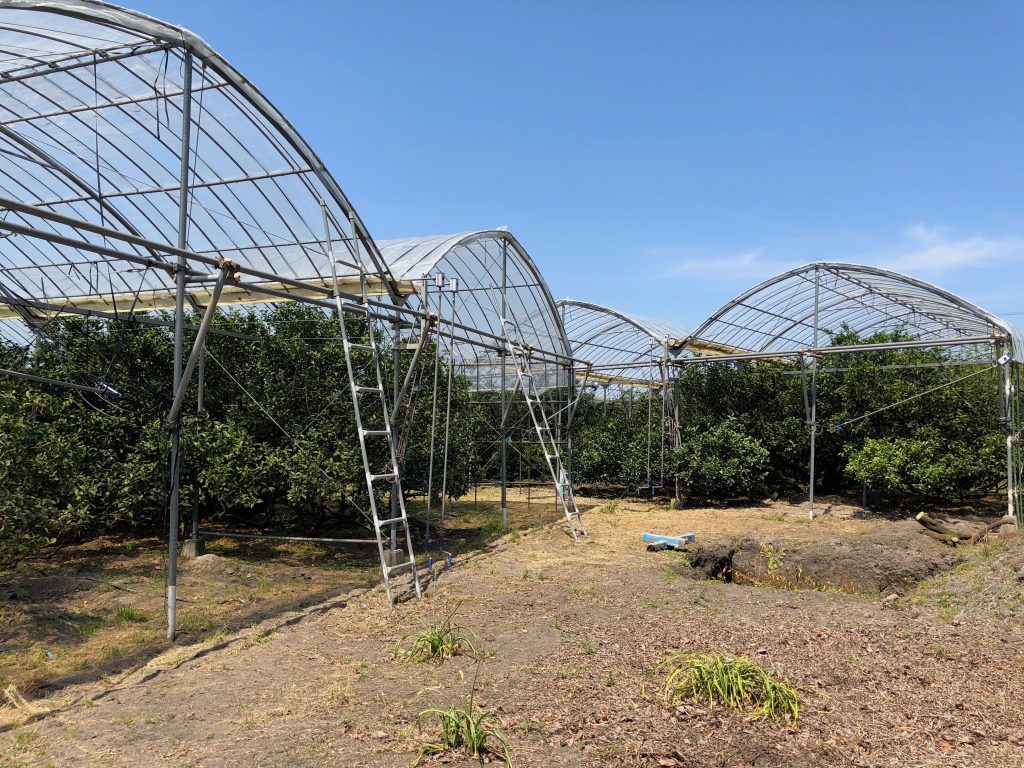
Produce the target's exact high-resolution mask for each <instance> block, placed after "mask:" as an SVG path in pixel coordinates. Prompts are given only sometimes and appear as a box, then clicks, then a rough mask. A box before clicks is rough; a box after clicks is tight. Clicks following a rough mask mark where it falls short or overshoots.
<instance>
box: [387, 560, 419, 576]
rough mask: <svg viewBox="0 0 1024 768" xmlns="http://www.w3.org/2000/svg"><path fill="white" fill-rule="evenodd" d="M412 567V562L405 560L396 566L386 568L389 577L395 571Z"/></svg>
mask: <svg viewBox="0 0 1024 768" xmlns="http://www.w3.org/2000/svg"><path fill="white" fill-rule="evenodd" d="M412 566H413V561H412V560H406V561H405V562H404V563H399V564H398V565H389V566H388V576H390V575H391V574H392V573H394V572H395V571H401V570H402V569H404V568H412Z"/></svg>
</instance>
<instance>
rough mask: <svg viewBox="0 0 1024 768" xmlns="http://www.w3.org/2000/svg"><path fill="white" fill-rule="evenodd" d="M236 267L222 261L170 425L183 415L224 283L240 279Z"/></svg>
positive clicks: (179, 388)
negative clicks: (183, 408) (186, 394)
mask: <svg viewBox="0 0 1024 768" xmlns="http://www.w3.org/2000/svg"><path fill="white" fill-rule="evenodd" d="M236 267H237V265H236V264H235V263H234V262H233V261H230V260H229V259H224V260H223V261H222V262H221V265H220V275H218V277H217V283H216V284H215V285H214V287H213V295H212V296H211V297H210V303H209V304H207V305H206V311H205V312H203V319H202V320H201V321H200V323H199V330H198V331H196V339H195V341H194V342H193V343H192V351H191V352H190V353H189V356H188V362H187V363H185V370H184V371H182V374H181V382H180V383H179V384H178V391H177V392H175V393H174V402H173V403H171V409H170V411H168V413H167V421H166V424H167V426H168V427H172V426H174V425H175V424H176V423H177V421H178V416H179V415H181V407H182V405H184V403H185V393H186V392H187V391H188V385H189V383H190V382H191V381H192V374H193V373H194V372H195V369H196V365H197V364H198V363H199V358H200V357H201V356H202V354H203V351H204V350H205V348H206V335H207V333H209V331H210V323H211V322H213V316H214V315H215V314H216V312H217V302H218V301H220V294H221V291H222V290H223V289H224V283H226V282H227V281H228V280H229V279H230V280H232V281H235V280H237V279H238V276H237V274H236V272H235V269H236Z"/></svg>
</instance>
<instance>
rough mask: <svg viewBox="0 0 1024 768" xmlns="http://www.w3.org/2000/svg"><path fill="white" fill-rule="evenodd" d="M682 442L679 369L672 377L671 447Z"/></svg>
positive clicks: (677, 488) (676, 487)
mask: <svg viewBox="0 0 1024 768" xmlns="http://www.w3.org/2000/svg"><path fill="white" fill-rule="evenodd" d="M682 443H683V435H682V426H681V425H680V423H679V370H678V369H676V371H675V378H673V379H672V447H673V448H680V447H681V446H682ZM675 499H676V501H680V500H681V499H680V498H679V477H678V476H677V477H676V478H675Z"/></svg>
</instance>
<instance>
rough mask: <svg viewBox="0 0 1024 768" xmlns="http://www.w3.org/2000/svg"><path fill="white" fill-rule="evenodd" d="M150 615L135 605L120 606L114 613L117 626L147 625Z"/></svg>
mask: <svg viewBox="0 0 1024 768" xmlns="http://www.w3.org/2000/svg"><path fill="white" fill-rule="evenodd" d="M147 621H149V614H148V613H146V612H145V611H143V610H141V609H139V608H136V607H135V606H134V605H119V606H118V607H117V610H116V611H114V623H115V624H145V623H146V622H147Z"/></svg>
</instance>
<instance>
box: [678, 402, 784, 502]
mask: <svg viewBox="0 0 1024 768" xmlns="http://www.w3.org/2000/svg"><path fill="white" fill-rule="evenodd" d="M768 461H769V453H768V450H767V449H766V448H765V447H764V446H763V445H761V442H760V441H759V440H758V439H757V438H755V437H751V436H750V435H748V434H746V433H745V432H744V431H743V429H742V427H741V425H740V424H739V422H737V421H736V420H735V419H731V418H730V419H726V420H725V421H723V422H721V423H720V424H717V425H715V426H713V427H711V428H710V429H708V430H707V431H704V432H700V433H697V434H690V435H688V436H687V437H686V438H685V439H684V440H683V443H682V445H681V446H680V447H679V448H678V449H676V450H675V451H674V453H673V455H672V468H673V472H672V474H673V475H674V476H676V477H678V478H679V480H680V482H682V484H683V485H685V486H686V487H687V488H689V490H690V493H692V494H694V495H697V496H704V497H718V498H730V497H735V496H752V495H754V494H755V493H756V492H757V491H758V490H760V489H761V488H762V487H763V484H764V481H765V478H766V477H767V476H768Z"/></svg>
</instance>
